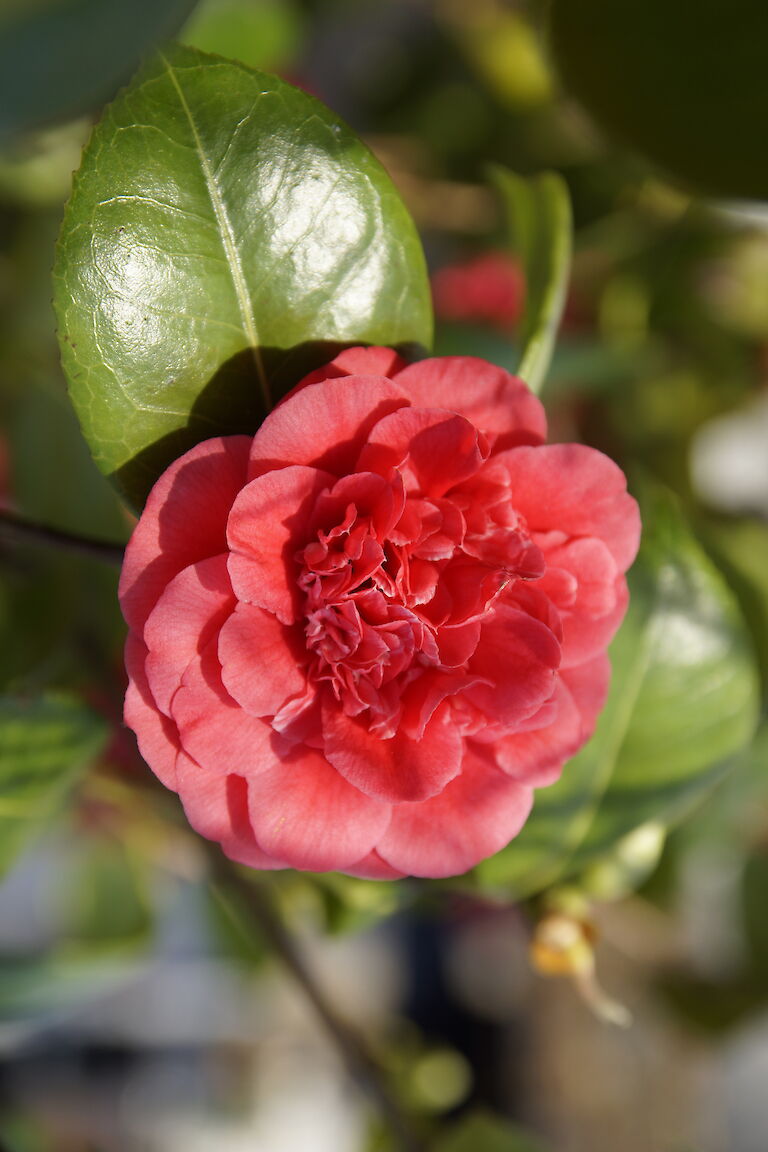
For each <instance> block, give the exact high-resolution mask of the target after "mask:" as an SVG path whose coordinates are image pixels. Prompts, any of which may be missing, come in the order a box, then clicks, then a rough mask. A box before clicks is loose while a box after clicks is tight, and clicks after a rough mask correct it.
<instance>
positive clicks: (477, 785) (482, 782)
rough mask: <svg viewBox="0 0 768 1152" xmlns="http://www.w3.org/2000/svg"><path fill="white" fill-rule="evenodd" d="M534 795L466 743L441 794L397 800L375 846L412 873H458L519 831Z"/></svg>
mask: <svg viewBox="0 0 768 1152" xmlns="http://www.w3.org/2000/svg"><path fill="white" fill-rule="evenodd" d="M532 799H533V792H532V789H531V788H529V787H527V786H526V785H524V784H520V783H518V781H516V780H511V779H510V778H509V776H507V775H505V774H504V773H503V772H502V771H501V770H500V769H499V768H497V767H496V765H495V764H494V763H493V762H492V759H491V757H490V756H489V755H488V753H487V752H486V751H485V750H484V749H482V748H480V747H479V746H477V745H474V744H473V743H472V742H468V744H467V749H466V751H465V753H464V760H463V763H462V769H461V774H460V775H459V776H457V777H456V779H455V780H452V781H451V782H450V783H449V784H447V785H446V787H445V789H444V790H443V791H442V792H441V793H440V795H439V796H433V797H432V798H431V799H429V800H424V801H422V803H420V804H398V805H396V807H395V808H394V809H393V810H392V820H391V822H390V825H389V828H388V830H387V832H386V833H385V835H384V836H383V837H382V839H381V840H380V841H379V843H378V845H377V848H376V850H377V852H378V853H379V855H380V856H381V857H382V858H383V859H384V860H386V861H387V863H388V864H391V865H392V867H393V868H397V869H399V870H400V871H402V872H405V873H408V874H410V875H413V876H427V877H432V878H435V879H437V878H439V877H445V876H458V875H460V874H461V873H462V872H466V871H467V869H469V868H472V867H473V866H474V865H475V864H477V863H478V862H479V861H480V860H484V859H485V858H486V857H487V856H492V855H493V853H494V852H498V851H499V850H500V849H501V848H503V847H504V846H505V845H506V844H508V843H509V841H510V840H511V839H512V837H513V836H516V835H517V833H518V832H519V831H520V829H521V828H522V826H523V824H524V823H525V821H526V819H527V817H528V813H529V812H530V809H531V803H532Z"/></svg>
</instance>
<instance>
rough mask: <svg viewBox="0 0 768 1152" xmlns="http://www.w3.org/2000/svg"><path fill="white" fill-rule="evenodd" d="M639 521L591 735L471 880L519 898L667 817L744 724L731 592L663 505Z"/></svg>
mask: <svg viewBox="0 0 768 1152" xmlns="http://www.w3.org/2000/svg"><path fill="white" fill-rule="evenodd" d="M644 524H645V536H644V541H643V545H642V548H641V552H640V556H639V558H638V560H637V562H636V564H635V567H634V568H633V570H632V572H631V576H630V593H631V595H630V607H629V611H628V613H627V617H626V619H625V621H624V624H623V625H622V627H621V629H620V631H619V634H618V636H617V637H616V639H615V640H614V642H613V644H612V645H611V649H610V655H611V663H612V666H613V679H612V683H611V690H610V693H609V696H608V701H607V703H606V706H605V709H604V710H603V713H602V715H601V716H600V719H599V720H598V724H597V729H596V732H595V735H594V736H593V738H592V740H590V742H589V743H588V744H587V745H586V747H585V748H583V749H582V750H581V752H579V753H578V755H577V756H575V757H574V758H573V760H571V761H570V762H569V763H568V764H567V765H566V766H565V769H564V770H563V774H562V776H561V778H560V780H559V781H558V782H557V783H556V784H554V785H552V786H551V787H550V788H545V789H542V790H541V791H539V792H538V793H537V796H536V802H535V804H534V809H533V813H532V815H531V817H530V819H529V821H528V823H527V824H526V826H525V827H524V828H523V831H522V832H521V833H520V835H519V836H518V837H517V839H516V840H514V841H513V842H512V843H511V844H510V845H509V847H508V848H506V849H504V850H503V851H502V852H500V853H499V854H498V855H497V856H495V857H492V858H491V859H490V860H488V861H485V862H484V863H483V864H481V865H480V866H479V867H478V869H477V874H478V876H479V878H480V881H481V883H488V884H491V885H493V884H501V885H503V886H504V888H505V889H507V890H509V889H511V890H512V892H514V893H515V894H516V895H518V896H519V895H528V894H530V893H533V892H536V891H539V890H540V889H541V888H543V887H545V886H547V885H548V884H551V883H552V882H553V881H555V880H557V879H559V878H560V877H561V876H563V875H566V876H568V875H573V874H574V873H576V872H578V871H579V870H580V869H581V868H583V867H585V866H586V865H588V864H590V863H591V862H592V861H594V860H595V859H598V858H599V857H601V856H602V855H604V854H606V853H607V852H609V851H611V850H612V848H613V847H614V845H615V844H616V842H617V841H619V840H620V839H622V838H623V837H624V836H626V835H627V834H628V833H630V832H632V831H633V830H634V829H636V828H638V827H640V826H641V825H642V824H645V823H647V822H649V821H653V822H656V823H661V824H663V825H666V826H668V825H669V824H671V823H674V822H675V821H677V820H679V819H680V818H681V817H682V816H684V815H685V814H686V813H687V812H688V811H689V809H690V808H691V807H692V806H693V805H694V804H695V803H696V801H698V800H699V799H700V798H701V797H702V796H703V795H704V794H705V793H706V792H707V791H708V790H709V789H710V788H711V787H712V786H713V785H714V784H715V783H716V782H717V781H718V780H720V779H721V778H722V777H723V775H724V774H725V772H726V771H727V770H728V768H729V766H730V765H729V759H730V758H731V757H732V756H733V755H734V754H735V753H736V752H738V751H739V749H741V748H742V747H743V746H744V745H745V744H746V743H747V741H748V740H749V739H750V737H751V736H752V734H753V732H754V730H755V726H756V723H757V713H758V682H757V674H756V669H755V662H754V656H753V653H752V650H751V645H750V642H749V637H748V634H747V631H746V628H745V626H744V623H743V620H742V619H741V616H740V614H739V611H738V608H737V605H736V602H735V600H734V597H733V595H732V593H731V592H730V590H729V588H728V586H727V585H726V584H725V582H724V581H723V578H722V576H721V575H720V573H719V572H718V571H717V569H716V568H715V567H714V566H713V565H712V564H711V562H710V561H709V560H708V559H707V557H706V556H705V554H704V553H703V552H702V550H701V548H700V547H699V545H698V544H697V543H696V542H695V541H694V539H693V538H692V537H691V536H690V534H689V533H688V531H687V530H686V528H685V526H684V524H683V523H682V521H681V520H680V519H679V517H678V515H677V513H676V512H675V510H674V509H673V508H672V507H671V506H670V505H669V504H667V503H666V502H662V501H661V499H658V500H656V501H654V503H653V504H652V505H651V506H650V507H648V508H647V509H646V511H645V515H644Z"/></svg>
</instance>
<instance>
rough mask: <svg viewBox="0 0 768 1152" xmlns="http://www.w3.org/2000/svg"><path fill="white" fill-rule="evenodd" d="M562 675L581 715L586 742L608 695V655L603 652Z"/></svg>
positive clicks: (563, 672)
mask: <svg viewBox="0 0 768 1152" xmlns="http://www.w3.org/2000/svg"><path fill="white" fill-rule="evenodd" d="M560 675H561V677H562V679H563V681H564V682H565V684H566V685H567V686H568V691H569V692H570V693H571V696H572V697H573V700H574V703H575V704H576V707H577V708H578V710H579V712H580V713H581V725H582V730H583V734H584V740H585V741H586V740H588V739H589V738H590V736H591V735H592V733H593V732H594V729H595V722H596V720H597V717H598V716H599V715H600V712H601V711H602V709H603V705H604V704H605V700H606V697H607V695H608V688H609V686H610V682H611V662H610V660H609V659H608V656H607V655H606V653H605V652H601V653H600V654H599V655H598V656H595V658H594V659H593V660H588V661H586V662H585V663H584V664H579V665H577V666H576V667H575V668H563V669H562V670H561V672H560Z"/></svg>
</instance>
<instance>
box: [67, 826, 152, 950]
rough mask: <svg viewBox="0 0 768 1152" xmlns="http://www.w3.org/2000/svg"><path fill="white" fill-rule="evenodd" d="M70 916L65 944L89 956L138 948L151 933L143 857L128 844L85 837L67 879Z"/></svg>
mask: <svg viewBox="0 0 768 1152" xmlns="http://www.w3.org/2000/svg"><path fill="white" fill-rule="evenodd" d="M68 880H69V884H68V888H69V893H70V894H71V895H70V897H69V903H70V904H71V914H70V916H68V917H67V924H66V933H67V940H68V943H69V944H70V945H74V946H76V947H78V948H82V949H84V950H86V951H87V952H88V953H89V954H90V955H93V953H94V951H95V950H96V949H100V950H101V949H107V950H114V949H125V948H134V947H137V946H141V945H143V944H145V943H146V941H147V940H148V939H149V936H150V933H151V929H152V922H153V917H152V907H151V903H150V898H149V878H148V876H147V874H146V862H145V858H143V857H139V856H138V854H137V853H136V852H135V851H132V847H131V845H130V844H129V843H122V842H121V841H120V840H119V839H117V838H114V837H108V836H98V835H97V836H90V837H88V839H87V841H86V843H85V851H84V853H83V855H82V857H81V858H80V859H79V860H78V861H77V865H76V867H75V869H74V874H73V875H72V876H71V877H69V878H68Z"/></svg>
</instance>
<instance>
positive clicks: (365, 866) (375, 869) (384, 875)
mask: <svg viewBox="0 0 768 1152" xmlns="http://www.w3.org/2000/svg"><path fill="white" fill-rule="evenodd" d="M344 871H345V872H346V874H347V876H357V877H359V878H360V879H361V880H402V879H403V878H404V876H405V873H404V872H398V870H397V868H393V867H392V865H391V864H387V862H386V860H382V858H381V856H379V854H378V852H376V851H373V852H369V853H368V855H367V856H365V857H364V858H363V859H362V860H358V862H357V863H356V864H350V865H349V866H348V867H347V868H345V869H344Z"/></svg>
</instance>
